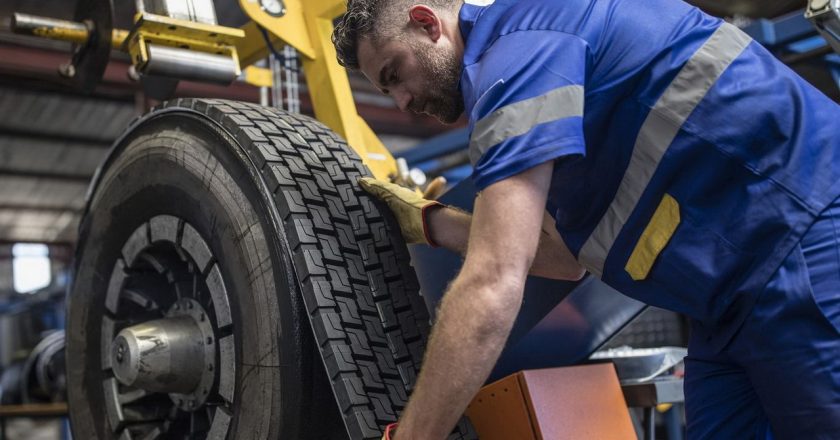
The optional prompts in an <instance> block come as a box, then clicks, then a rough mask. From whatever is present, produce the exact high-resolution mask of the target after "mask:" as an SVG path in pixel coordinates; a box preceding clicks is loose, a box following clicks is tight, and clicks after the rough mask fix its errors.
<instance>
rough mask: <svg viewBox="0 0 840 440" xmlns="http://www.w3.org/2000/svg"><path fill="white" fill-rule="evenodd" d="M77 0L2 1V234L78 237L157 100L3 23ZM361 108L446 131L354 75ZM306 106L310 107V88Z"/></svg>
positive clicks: (732, 5)
mask: <svg viewBox="0 0 840 440" xmlns="http://www.w3.org/2000/svg"><path fill="white" fill-rule="evenodd" d="M694 3H695V4H697V5H698V6H700V7H703V8H705V9H706V10H708V11H709V12H711V13H714V14H716V15H720V16H743V17H752V18H758V17H776V16H778V15H780V14H783V13H786V12H789V11H793V10H796V9H800V8H802V7H804V6H805V1H804V0H802V1H791V0H780V1H769V0H736V1H721V0H695V1H694ZM74 4H75V2H68V1H66V0H5V1H3V2H0V243H14V242H44V243H59V244H61V243H64V244H72V243H73V242H74V240H75V237H76V228H77V225H78V221H79V218H80V210H81V208H82V207H83V204H84V194H85V191H86V189H87V184H88V182H89V180H90V178H91V176H92V175H93V172H94V171H95V169H96V167H97V166H98V164H99V163H100V162H101V160H102V159H103V157H104V155H105V153H106V152H107V149H108V147H109V146H110V144H111V143H112V142H113V141H114V140H115V139H116V137H117V136H118V135H119V133H120V132H122V130H123V128H124V127H125V126H126V125H127V124H128V123H129V121H130V120H131V119H132V118H134V117H135V116H137V115H138V114H140V113H142V112H143V111H145V109H147V108H148V106H149V105H150V104H153V102H150V100H148V99H145V97H144V96H143V95H142V93H141V92H140V87H139V86H138V84H136V83H133V82H131V81H130V80H129V79H128V77H127V69H128V63H127V62H126V61H125V59H124V58H120V56H119V55H116V54H115V56H114V59H113V60H112V62H111V65H110V66H109V68H108V71H107V72H106V74H105V78H104V81H103V83H102V85H101V86H100V87H99V88H98V89H97V90H96V92H95V93H94V94H93V95H92V96H84V95H80V94H78V93H75V92H73V91H72V90H69V89H67V88H66V87H65V86H64V85H63V83H62V80H61V78H60V77H59V76H58V74H57V72H56V68H57V66H58V65H59V64H61V63H63V62H65V61H66V60H67V59H68V58H69V46H68V45H65V44H62V43H58V42H45V41H40V40H35V39H30V38H25V37H20V36H16V35H11V34H9V33H8V32H3V31H4V28H7V26H8V17H9V16H10V15H11V14H12V13H13V12H24V13H29V14H35V15H44V16H51V17H56V18H66V19H71V18H72V10H73V5H74ZM133 4H134V1H129V0H120V1H117V2H115V6H116V15H117V22H116V25H117V27H122V28H129V27H130V26H131V23H130V17H131V16H132V12H133ZM216 9H217V16H218V17H219V19H220V22H221V23H220V24H224V25H228V26H239V25H241V24H242V23H244V22H245V21H246V19H245V16H244V15H243V14H242V12H241V10H240V7H239V5H238V0H217V1H216ZM351 83H352V85H353V88H354V93H355V96H356V98H357V99H356V100H357V103H358V104H359V111H360V113H361V114H362V116H363V117H364V118H365V119H366V120H368V122H369V124H370V125H371V126H372V127H373V128H374V130H376V131H377V132H378V133H380V134H385V135H399V136H407V137H413V138H425V137H429V136H432V135H435V134H439V133H442V132H443V131H446V130H447V128H446V127H442V126H440V125H438V124H437V123H436V122H434V121H433V120H431V119H429V118H423V117H417V116H413V115H410V114H406V113H401V112H399V111H398V110H397V109H396V108H395V107H394V105H393V103H392V102H391V101H390V100H389V99H387V98H385V97H381V96H379V94H378V91H376V90H375V89H374V88H373V87H372V86H371V85H370V84H368V83H367V81H366V80H364V79H363V78H361V77H360V76H351ZM178 95H179V96H211V97H221V98H228V99H236V100H244V101H252V102H257V101H258V100H259V92H258V90H257V89H256V88H254V87H251V86H248V85H246V84H244V83H235V84H234V85H232V86H230V87H220V86H214V85H206V84H198V83H182V84H181V85H180V86H179V89H178ZM302 110H303V112H304V113H306V112H311V104H310V103H309V100H308V96H307V95H306V93H305V87H304V90H303V96H302Z"/></svg>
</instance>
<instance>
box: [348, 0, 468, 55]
mask: <svg viewBox="0 0 840 440" xmlns="http://www.w3.org/2000/svg"><path fill="white" fill-rule="evenodd" d="M461 3H463V0H425V1H423V0H348V1H347V13H345V14H344V16H342V17H341V19H339V20H338V23H337V24H336V25H335V30H334V31H333V34H332V42H333V45H335V50H336V53H337V55H338V63H339V64H341V65H342V66H344V67H347V68H348V69H354V70H358V69H359V57H358V52H359V40H361V39H362V38H371V39H372V41H374V42H378V41H382V40H383V39H384V38H389V37H393V36H394V35H395V34H396V32H397V29H398V28H397V26H395V25H396V24H397V23H399V22H400V20H399V18H398V17H399V15H401V14H400V13H401V11H403V10H407V9H408V8H410V7H411V6H413V5H415V4H426V5H428V6H432V7H440V8H449V7H453V6H454V5H460V4H461Z"/></svg>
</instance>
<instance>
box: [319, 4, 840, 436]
mask: <svg viewBox="0 0 840 440" xmlns="http://www.w3.org/2000/svg"><path fill="white" fill-rule="evenodd" d="M333 40H334V43H335V44H336V47H337V51H338V57H339V61H340V62H341V63H342V64H344V65H346V66H348V67H350V68H356V69H359V70H361V71H362V72H363V73H364V74H365V75H366V76H367V77H368V78H369V79H370V80H371V81H372V82H373V83H374V84H375V85H376V86H377V87H379V88H380V89H381V90H382V91H383V92H385V93H387V94H390V95H392V96H393V97H394V99H395V100H396V102H397V104H398V105H399V106H400V108H402V109H403V110H411V111H414V112H421V113H428V114H431V115H433V116H436V117H437V118H438V119H440V120H441V121H443V122H453V121H455V120H456V119H457V118H458V116H460V115H461V114H462V113H466V115H467V116H468V117H469V129H470V131H471V137H470V145H469V156H470V159H471V160H472V162H473V165H474V173H473V179H474V181H475V184H476V186H477V187H478V188H479V190H480V191H481V192H480V195H479V196H478V197H477V199H476V203H475V211H474V212H473V214H472V216H470V214H466V213H462V212H458V211H457V210H455V209H452V208H448V207H442V205H439V204H436V203H434V202H432V201H429V200H426V199H422V198H420V197H418V196H417V195H416V194H415V193H414V192H412V191H408V190H405V189H402V188H400V187H398V186H396V185H392V184H388V183H385V182H378V181H375V180H370V179H365V180H363V181H362V182H361V183H362V185H363V186H364V187H365V188H366V189H367V190H368V191H369V192H371V193H373V194H374V195H377V196H378V197H380V198H382V199H383V200H385V201H386V202H388V205H389V207H390V208H391V209H392V210H393V211H394V213H395V214H396V217H397V219H398V221H399V222H400V225H401V227H402V230H403V233H404V235H405V237H406V238H407V240H408V241H410V242H426V243H430V244H435V245H441V246H444V247H446V248H449V249H453V250H456V251H460V252H462V253H464V255H465V263H464V267H463V269H462V272H461V273H460V274H459V276H458V277H457V279H456V280H455V281H454V282H453V283H452V285H451V287H450V289H449V291H448V292H447V294H446V295H445V297H444V299H443V301H442V303H441V306H440V307H441V308H440V311H439V312H438V321H437V322H436V323H435V325H434V327H433V330H432V335H431V338H430V341H429V345H428V346H427V350H426V357H425V360H424V365H423V369H422V371H421V374H420V377H419V379H418V382H417V385H416V388H415V390H414V392H413V394H412V397H411V400H410V402H409V404H408V407H407V408H406V410H405V412H404V413H403V415H402V417H401V420H400V424H399V426H398V427H397V428H396V438H398V439H430V438H444V437H445V436H446V435H447V433H448V432H449V430H450V429H451V428H452V426H454V424H455V423H456V421H457V419H458V417H459V416H460V415H461V414H462V413H463V411H464V409H465V408H466V406H467V404H468V403H469V401H470V400H471V398H472V397H473V395H474V394H475V393H476V391H477V390H478V389H479V388H480V386H481V385H482V384H483V383H484V381H485V379H486V378H487V376H488V374H489V372H490V371H491V369H492V367H493V365H494V362H495V361H496V359H497V357H498V356H499V353H500V351H501V349H502V347H503V345H504V341H505V339H506V338H507V336H508V332H509V331H510V328H511V325H512V323H513V322H514V319H515V317H516V313H517V312H518V310H519V306H520V303H521V299H522V290H523V285H524V281H525V277H526V276H527V274H528V273H531V274H536V275H542V276H549V277H554V278H565V279H576V278H579V277H581V276H582V269H581V266H582V267H583V268H585V269H586V270H588V271H589V272H590V273H592V274H593V275H594V276H598V277H600V278H601V279H602V280H603V281H604V282H606V283H607V284H609V285H610V286H612V287H614V288H616V289H618V290H619V291H621V292H623V293H624V294H626V295H628V296H631V297H633V298H636V299H638V300H641V301H644V302H646V303H648V304H651V305H654V306H658V307H662V308H666V309H670V310H674V311H677V312H681V313H685V314H686V315H688V316H689V317H690V318H691V321H692V329H691V330H692V331H691V341H690V343H689V353H688V357H687V358H686V382H685V391H686V412H687V419H688V436H689V438H692V439H702V438H722V439H748V438H779V439H814V438H820V439H838V438H840V330H839V329H840V199H839V198H838V197H840V129H838V123H840V108H839V107H838V106H837V105H836V104H835V103H834V102H832V101H830V100H829V99H828V98H826V97H825V96H824V95H823V94H821V93H820V92H819V91H817V90H816V89H814V88H813V87H812V86H810V85H809V84H807V83H806V82H805V81H804V80H802V79H801V78H800V77H799V76H797V75H796V74H795V73H793V72H792V71H791V70H790V69H788V68H787V67H786V66H784V65H783V64H782V63H780V62H779V61H777V60H776V59H775V58H774V57H773V56H772V55H771V54H769V53H768V52H767V51H766V50H764V49H763V48H762V46H760V45H759V44H757V43H755V42H753V41H752V40H751V39H750V38H749V37H748V36H747V35H746V34H744V33H743V32H741V31H740V30H739V29H738V28H736V27H735V26H733V25H731V24H728V23H725V22H723V21H721V20H719V19H717V18H714V17H711V16H709V15H706V14H705V13H703V12H701V11H700V10H698V9H696V8H694V7H692V6H690V5H688V4H686V3H683V2H681V1H678V0H648V1H642V2H640V1H632V0H602V1H594V0H564V1H546V0H496V1H495V3H494V2H492V0H467V2H466V3H463V2H462V1H460V0H428V1H426V2H423V3H421V2H420V1H415V0H350V2H349V4H348V13H347V14H346V15H345V16H344V18H343V19H342V21H341V22H340V23H339V25H338V26H337V27H336V31H335V34H334V36H333ZM546 210H547V212H548V213H549V214H550V216H551V217H552V221H553V222H554V228H544V227H542V225H543V220H544V214H545V213H546ZM541 230H542V232H541ZM557 233H559V235H558V234H557ZM578 262H579V265H578ZM593 392H597V391H593ZM569 398H574V396H569ZM593 423H597V420H593Z"/></svg>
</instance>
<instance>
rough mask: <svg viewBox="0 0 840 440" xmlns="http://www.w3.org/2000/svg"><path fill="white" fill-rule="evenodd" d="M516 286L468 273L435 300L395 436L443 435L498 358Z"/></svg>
mask: <svg viewBox="0 0 840 440" xmlns="http://www.w3.org/2000/svg"><path fill="white" fill-rule="evenodd" d="M522 288H523V287H522V286H521V285H520V286H510V287H505V286H504V283H499V282H497V280H482V279H476V278H475V277H471V276H469V275H465V276H459V277H458V278H457V279H456V280H455V282H454V283H453V284H452V286H451V288H450V289H449V291H448V292H447V293H446V295H445V296H444V299H443V302H442V303H441V306H440V309H439V312H438V319H437V322H436V323H435V325H434V328H433V331H432V335H431V337H430V339H429V344H428V346H427V349H426V355H425V358H424V362H423V368H422V370H421V372H420V377H419V378H418V381H417V386H416V387H415V391H414V393H413V394H412V396H411V400H410V401H409V404H408V407H407V408H406V410H405V412H404V413H403V417H402V419H401V420H400V426H399V427H398V428H397V436H396V438H397V440H405V439H443V438H446V436H447V435H448V433H449V430H450V429H451V428H452V427H453V426H455V424H456V423H457V421H458V418H459V417H460V415H461V414H463V413H464V410H465V409H466V407H467V405H468V404H469V402H470V401H471V400H472V398H473V396H474V395H475V393H477V392H478V390H479V389H480V388H481V386H482V385H483V384H484V381H485V380H486V379H487V376H488V375H489V374H490V371H491V370H492V367H493V365H494V364H495V362H496V360H497V359H498V357H499V355H500V353H501V351H502V348H503V347H504V345H505V340H506V339H507V336H508V333H509V332H510V328H511V326H512V325H513V322H514V320H515V318H516V314H517V313H518V311H519V305H520V302H521V296H522ZM500 289H503V290H505V292H500ZM498 298H505V301H506V303H505V304H500V303H499V300H498ZM419 408H422V410H420V409H419Z"/></svg>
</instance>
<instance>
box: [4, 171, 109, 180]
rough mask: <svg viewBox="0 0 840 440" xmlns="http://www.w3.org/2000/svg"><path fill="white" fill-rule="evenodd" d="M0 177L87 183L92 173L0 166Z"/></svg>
mask: <svg viewBox="0 0 840 440" xmlns="http://www.w3.org/2000/svg"><path fill="white" fill-rule="evenodd" d="M0 177H17V178H24V179H38V180H53V181H56V180H58V181H62V182H71V183H89V182H90V180H91V178H93V175H92V174H86V173H65V172H55V171H28V170H13V169H5V168H0Z"/></svg>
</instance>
